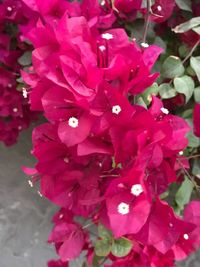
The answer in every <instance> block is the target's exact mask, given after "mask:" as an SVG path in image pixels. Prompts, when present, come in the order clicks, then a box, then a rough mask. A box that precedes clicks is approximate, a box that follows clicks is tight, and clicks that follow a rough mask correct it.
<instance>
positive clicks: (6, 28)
mask: <svg viewBox="0 0 200 267" xmlns="http://www.w3.org/2000/svg"><path fill="white" fill-rule="evenodd" d="M25 22H26V18H25V17H24V15H23V9H22V3H21V1H11V0H6V1H3V2H2V3H0V88H1V89H0V141H2V142H4V143H5V144H6V145H12V144H13V143H15V142H16V139H17V136H18V134H19V132H21V131H22V130H24V129H26V128H27V127H28V126H29V125H30V122H31V121H32V120H35V119H36V115H35V114H34V113H32V112H30V108H29V105H28V99H27V92H26V90H25V88H24V87H23V86H22V85H21V84H20V81H17V79H19V77H20V67H21V66H20V64H19V62H18V61H19V60H20V58H21V57H22V56H23V54H24V53H25V52H27V51H28V50H30V46H29V45H27V44H25V43H23V42H22V40H21V38H20V34H19V32H18V30H17V26H16V25H17V24H20V23H25Z"/></svg>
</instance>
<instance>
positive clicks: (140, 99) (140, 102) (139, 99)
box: [136, 96, 147, 109]
mask: <svg viewBox="0 0 200 267" xmlns="http://www.w3.org/2000/svg"><path fill="white" fill-rule="evenodd" d="M136 103H137V105H139V106H142V107H144V108H146V109H147V105H146V103H145V101H144V100H143V98H142V97H141V96H139V97H137V100H136Z"/></svg>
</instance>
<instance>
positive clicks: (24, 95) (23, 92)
mask: <svg viewBox="0 0 200 267" xmlns="http://www.w3.org/2000/svg"><path fill="white" fill-rule="evenodd" d="M22 94H23V97H24V98H27V97H28V93H27V91H26V89H23V91H22Z"/></svg>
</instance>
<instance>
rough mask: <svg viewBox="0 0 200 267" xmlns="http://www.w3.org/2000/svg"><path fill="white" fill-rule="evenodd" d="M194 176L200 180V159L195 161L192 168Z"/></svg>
mask: <svg viewBox="0 0 200 267" xmlns="http://www.w3.org/2000/svg"><path fill="white" fill-rule="evenodd" d="M192 174H194V175H195V176H197V177H198V178H200V159H195V160H194V162H193V166H192Z"/></svg>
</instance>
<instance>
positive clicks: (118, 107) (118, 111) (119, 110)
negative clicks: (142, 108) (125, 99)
mask: <svg viewBox="0 0 200 267" xmlns="http://www.w3.org/2000/svg"><path fill="white" fill-rule="evenodd" d="M121 111H122V109H121V107H120V106H119V105H116V106H113V107H112V113H114V114H117V115H118V114H119V113H120V112H121Z"/></svg>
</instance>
